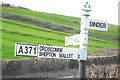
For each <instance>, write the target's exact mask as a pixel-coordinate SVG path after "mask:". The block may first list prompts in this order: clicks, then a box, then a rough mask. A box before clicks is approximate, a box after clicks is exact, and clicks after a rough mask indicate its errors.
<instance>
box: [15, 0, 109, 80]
mask: <svg viewBox="0 0 120 80" xmlns="http://www.w3.org/2000/svg"><path fill="white" fill-rule="evenodd" d="M91 10H92V9H91V5H90V3H89V1H88V0H84V5H83V8H82V11H83V12H84V13H83V14H82V17H81V32H80V34H77V35H73V36H68V37H65V45H67V46H68V45H80V48H79V49H77V48H63V47H56V46H47V45H34V44H22V43H16V44H15V56H35V57H39V58H59V59H74V60H78V61H79V71H80V78H85V65H86V64H85V63H86V60H87V44H88V29H93V30H99V31H108V22H107V21H101V20H93V19H88V17H89V16H90V14H89V12H90V11H91Z"/></svg>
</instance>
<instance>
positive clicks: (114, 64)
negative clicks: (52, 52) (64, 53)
mask: <svg viewBox="0 0 120 80" xmlns="http://www.w3.org/2000/svg"><path fill="white" fill-rule="evenodd" d="M86 64H87V66H86V76H87V78H118V77H119V74H118V70H119V69H118V68H119V66H118V56H111V57H94V58H93V57H89V58H88V60H87V63H86ZM48 73H49V74H48ZM78 74H79V73H78V61H77V60H60V59H43V58H31V59H21V60H3V61H2V75H3V77H5V78H10V77H12V78H13V77H18V78H21V77H22V78H23V77H26V78H27V77H28V78H31V77H38V78H48V77H49V78H51V77H52V78H54V77H61V76H73V75H74V77H79V76H77V75H78Z"/></svg>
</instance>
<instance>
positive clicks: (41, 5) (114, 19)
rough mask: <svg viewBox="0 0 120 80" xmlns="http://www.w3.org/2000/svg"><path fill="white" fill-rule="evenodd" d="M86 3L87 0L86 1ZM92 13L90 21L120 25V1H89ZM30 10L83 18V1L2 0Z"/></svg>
mask: <svg viewBox="0 0 120 80" xmlns="http://www.w3.org/2000/svg"><path fill="white" fill-rule="evenodd" d="M84 1H85V0H84ZM87 1H89V2H90V4H91V7H92V11H91V12H90V17H89V18H90V19H96V20H103V21H108V23H111V24H116V25H118V2H119V1H120V0H87ZM0 2H5V3H10V4H14V5H18V6H22V7H26V8H29V9H31V10H34V11H40V12H47V13H54V14H61V15H66V16H73V17H81V15H82V6H83V4H82V2H83V0H0Z"/></svg>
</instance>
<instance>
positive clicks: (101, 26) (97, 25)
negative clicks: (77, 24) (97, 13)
mask: <svg viewBox="0 0 120 80" xmlns="http://www.w3.org/2000/svg"><path fill="white" fill-rule="evenodd" d="M89 29H93V30H99V31H108V22H107V21H101V20H94V19H90V20H89Z"/></svg>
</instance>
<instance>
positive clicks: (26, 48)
mask: <svg viewBox="0 0 120 80" xmlns="http://www.w3.org/2000/svg"><path fill="white" fill-rule="evenodd" d="M24 53H25V54H27V53H28V47H27V46H25V52H24Z"/></svg>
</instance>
